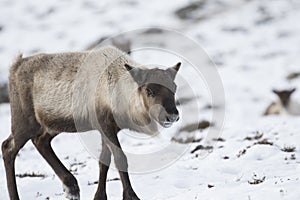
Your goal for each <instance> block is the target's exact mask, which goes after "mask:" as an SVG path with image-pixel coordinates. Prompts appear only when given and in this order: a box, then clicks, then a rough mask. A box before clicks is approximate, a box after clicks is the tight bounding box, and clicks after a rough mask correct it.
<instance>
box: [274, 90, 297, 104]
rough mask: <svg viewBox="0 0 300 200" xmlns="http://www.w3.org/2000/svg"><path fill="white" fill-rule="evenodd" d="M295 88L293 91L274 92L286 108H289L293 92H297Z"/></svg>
mask: <svg viewBox="0 0 300 200" xmlns="http://www.w3.org/2000/svg"><path fill="white" fill-rule="evenodd" d="M295 90H296V89H295V88H293V89H291V90H280V91H279V90H273V92H274V93H275V94H276V95H277V96H278V97H279V99H280V102H281V103H282V105H283V106H284V107H287V106H288V104H289V101H290V98H291V95H292V94H293V92H295Z"/></svg>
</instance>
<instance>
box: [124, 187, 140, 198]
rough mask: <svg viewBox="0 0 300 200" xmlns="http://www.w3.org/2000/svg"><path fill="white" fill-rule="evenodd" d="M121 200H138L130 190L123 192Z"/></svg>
mask: <svg viewBox="0 0 300 200" xmlns="http://www.w3.org/2000/svg"><path fill="white" fill-rule="evenodd" d="M123 200H140V198H138V196H137V195H136V194H135V192H134V191H133V190H132V189H129V190H125V191H124V192H123Z"/></svg>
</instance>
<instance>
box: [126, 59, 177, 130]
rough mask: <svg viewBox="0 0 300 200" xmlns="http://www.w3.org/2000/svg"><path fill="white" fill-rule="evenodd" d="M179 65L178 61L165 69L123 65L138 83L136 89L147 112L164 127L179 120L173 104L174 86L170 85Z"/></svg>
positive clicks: (173, 84)
mask: <svg viewBox="0 0 300 200" xmlns="http://www.w3.org/2000/svg"><path fill="white" fill-rule="evenodd" d="M180 65H181V63H178V64H177V65H175V66H174V67H171V68H168V69H167V70H161V69H152V70H147V69H138V68H134V67H132V66H129V65H125V67H126V69H127V70H128V71H129V72H130V73H131V75H132V77H133V78H134V80H135V81H136V82H137V83H138V84H139V85H140V87H139V89H138V90H139V94H140V95H141V96H142V99H143V102H144V105H145V109H146V111H147V113H148V114H149V115H150V116H151V118H152V119H154V120H155V121H157V122H158V123H159V124H160V125H161V126H163V127H165V128H169V127H170V126H171V125H172V124H173V123H174V122H176V121H178V120H179V113H178V110H177V108H176V104H175V90H176V87H172V86H175V83H174V79H175V76H176V73H177V71H178V70H179V68H180ZM157 77H159V78H157ZM156 78H157V79H156ZM159 82H161V83H159ZM164 82H165V83H166V84H165V83H164ZM168 86H170V88H169V87H168Z"/></svg>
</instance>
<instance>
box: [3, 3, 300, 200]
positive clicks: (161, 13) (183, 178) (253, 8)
mask: <svg viewBox="0 0 300 200" xmlns="http://www.w3.org/2000/svg"><path fill="white" fill-rule="evenodd" d="M202 2H203V4H202V6H199V7H198V8H197V9H196V10H193V11H189V12H188V14H187V15H184V14H183V15H182V13H181V15H180V14H179V15H180V16H181V17H179V16H178V12H177V14H176V11H177V10H178V9H180V8H182V7H185V6H187V5H189V4H191V3H193V1H180V0H173V1H162V0H151V1H138V0H102V1H96V0H95V1H92V0H74V1H71V0H51V1H50V0H45V1H37V0H27V1H22V0H0V81H1V82H5V81H7V76H8V70H9V65H10V63H11V62H12V60H13V58H14V56H15V55H16V54H17V53H18V52H23V53H24V55H25V56H29V55H32V54H35V53H42V52H43V53H53V52H64V51H81V50H84V49H85V48H87V47H88V46H89V45H90V44H92V43H93V42H95V41H97V40H98V39H100V38H101V37H103V36H110V35H115V34H118V33H119V32H123V31H128V30H132V29H137V28H143V27H151V26H156V27H163V28H169V29H173V30H176V31H179V32H181V33H183V34H185V35H187V36H188V37H191V38H193V39H194V40H195V41H197V42H198V43H199V44H200V45H201V46H202V47H203V48H204V49H205V50H206V52H207V54H208V55H209V56H210V57H211V58H212V60H213V61H214V62H215V63H216V64H217V69H218V72H219V74H220V77H221V79H222V82H223V86H224V91H225V95H226V119H225V125H224V128H223V131H222V133H221V135H220V138H221V139H219V140H220V141H219V142H217V144H215V145H214V146H213V149H212V150H210V151H209V152H210V154H209V155H208V156H206V157H205V158H199V156H198V157H197V155H198V153H199V152H201V151H205V150H199V151H196V152H195V153H190V152H191V151H192V150H193V149H194V148H195V147H196V146H198V145H201V144H202V145H206V144H203V143H202V142H201V141H200V142H194V143H191V144H181V145H186V146H187V148H188V149H187V151H186V152H185V154H184V155H183V156H182V157H180V159H178V160H177V161H176V162H174V163H173V164H172V165H170V166H168V167H166V168H163V169H161V170H157V171H155V172H149V173H138V174H136V173H132V174H131V175H130V176H131V181H132V184H133V187H134V189H135V191H136V193H137V194H138V196H139V197H140V198H141V199H145V200H148V199H149V200H182V199H188V200H193V199H196V200H197V199H214V200H215V199H238V200H240V199H247V200H249V199H251V200H252V199H253V200H254V199H255V200H256V199H291V200H296V199H300V190H299V186H300V180H299V178H300V123H299V120H300V117H297V116H267V117H265V116H262V113H263V112H264V110H265V109H266V107H267V106H268V105H269V104H270V103H271V102H272V101H276V100H277V99H276V96H275V95H274V94H272V92H271V90H272V89H273V88H279V89H283V88H291V87H297V86H298V85H299V83H300V78H296V79H293V80H288V79H287V78H286V77H287V76H288V75H289V74H290V73H294V72H300V56H299V55H300V23H299V19H300V2H299V1H298V0H209V1H208V0H206V1H205V0H202ZM176 42H178V43H180V42H181V41H176ZM132 43H133V45H134V43H135V41H134V40H133V41H132ZM166 43H167V38H166ZM155 56H157V55H155ZM155 56H154V57H155ZM133 57H136V58H137V60H138V61H139V62H143V57H141V56H140V57H139V55H133ZM150 58H151V55H149V58H145V59H149V60H150V61H151V59H150ZM159 59H160V60H159V61H157V64H174V62H175V61H174V60H172V61H171V60H168V56H164V55H161V56H160V57H159ZM149 60H147V62H149ZM173 61H174V62H173ZM145 62H146V60H145ZM184 68H185V66H182V68H181V71H180V72H179V73H181V74H182V76H184V74H186V75H188V74H189V73H188V67H186V71H184V70H185V69H184ZM186 78H188V77H186ZM190 81H192V82H193V86H194V87H195V88H199V87H202V84H200V83H199V81H200V80H197V79H193V78H191V79H190ZM200 82H201V81H200ZM179 88H180V86H179ZM298 89H299V88H298ZM179 91H180V90H179ZM203 93H204V94H199V96H200V98H199V99H198V101H199V104H200V108H202V109H203V111H202V112H203V116H202V117H201V113H197V114H199V115H200V119H201V120H210V117H209V116H210V115H209V112H208V111H207V110H206V109H205V106H206V105H207V104H209V102H210V99H209V98H208V97H207V94H205V92H203ZM292 97H293V99H294V100H295V101H297V100H298V101H300V92H299V91H297V92H296V93H295V94H294V95H293V96H292ZM182 107H184V106H182ZM182 109H183V108H182ZM190 112H191V113H190V114H191V116H194V115H195V116H196V115H197V114H195V113H193V109H191V111H190ZM181 121H182V120H181ZM187 121H188V122H187V123H191V122H194V123H196V122H198V121H199V119H194V121H193V119H189V120H187ZM184 125H187V124H184V123H181V124H180V126H184ZM180 126H179V125H177V126H175V127H174V128H173V129H170V130H171V131H169V132H173V133H174V134H175V135H177V136H180V137H183V138H184V137H185V136H186V135H188V134H189V133H187V132H185V131H182V132H179V129H180ZM194 133H195V135H196V137H197V139H202V141H204V139H205V137H206V135H205V133H207V130H204V131H201V132H200V131H198V130H197V131H194ZM9 134H10V108H9V104H1V105H0V141H1V142H2V141H3V140H4V139H5V138H7V137H8V135H9ZM185 134H186V135H185ZM121 139H122V138H121ZM172 142H173V143H176V141H171V140H170V138H169V139H168V137H163V138H162V139H157V140H151V141H150V142H144V143H143V144H142V145H141V143H140V142H138V141H129V140H127V139H126V137H125V138H123V139H122V140H121V143H122V144H123V145H124V146H125V148H128V150H130V148H131V147H130V145H132V148H133V149H134V150H137V151H138V150H141V149H151V148H153V147H159V146H160V145H162V144H163V143H172ZM74 147H75V148H74ZM204 147H205V146H204ZM53 148H54V150H55V151H56V153H57V154H58V156H59V157H60V158H61V160H62V161H63V163H64V164H65V166H66V167H67V168H69V169H70V170H71V171H72V172H73V173H74V174H75V176H76V178H77V180H78V182H79V186H80V189H81V198H82V199H84V200H85V199H92V198H93V195H94V193H95V191H96V187H97V185H96V184H91V183H93V182H95V181H97V178H98V163H97V160H95V159H94V158H93V156H92V155H90V154H89V153H88V151H86V149H85V148H84V146H83V145H82V142H81V141H80V138H79V137H78V136H77V135H76V134H67V133H63V134H61V135H59V136H58V137H57V138H55V139H54V141H53ZM287 149H290V150H291V151H292V152H286V151H285V150H287ZM32 173H34V174H40V175H44V177H33V178H32V177H24V178H19V177H18V178H17V183H18V189H19V194H20V197H21V199H26V200H27V199H64V195H63V192H62V186H61V182H60V180H59V179H58V177H57V176H55V174H54V172H53V171H52V169H51V168H50V166H49V165H48V164H47V163H46V162H45V161H44V160H43V158H42V157H41V156H40V155H39V154H38V152H37V151H36V150H35V148H34V147H33V145H32V144H31V142H28V143H27V144H26V145H25V147H24V148H23V149H22V150H21V151H20V153H19V155H18V157H17V161H16V174H18V175H22V174H23V175H24V174H32ZM118 177H119V176H118V173H117V171H116V170H114V169H111V170H110V171H109V174H108V179H109V180H110V181H108V183H107V193H108V199H111V200H118V199H121V195H122V187H121V182H120V180H118V179H115V178H118ZM256 179H257V180H262V183H258V184H251V183H254V182H255V180H256ZM0 199H3V200H5V199H8V193H7V189H6V180H5V171H4V165H3V161H2V159H1V160H0Z"/></svg>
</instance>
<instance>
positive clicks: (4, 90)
mask: <svg viewBox="0 0 300 200" xmlns="http://www.w3.org/2000/svg"><path fill="white" fill-rule="evenodd" d="M8 96H9V95H8V86H7V83H4V84H0V103H9V97H8Z"/></svg>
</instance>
